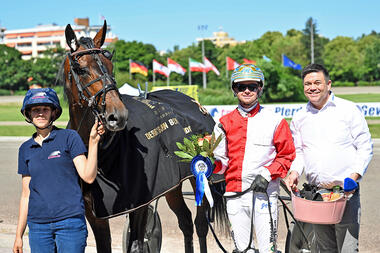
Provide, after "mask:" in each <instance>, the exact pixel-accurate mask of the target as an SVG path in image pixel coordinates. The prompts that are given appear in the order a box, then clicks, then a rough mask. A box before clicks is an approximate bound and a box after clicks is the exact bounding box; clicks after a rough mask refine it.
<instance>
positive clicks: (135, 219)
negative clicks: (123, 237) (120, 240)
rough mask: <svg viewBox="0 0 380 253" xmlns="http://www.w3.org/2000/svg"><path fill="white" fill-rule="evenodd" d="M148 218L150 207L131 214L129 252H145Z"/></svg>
mask: <svg viewBox="0 0 380 253" xmlns="http://www.w3.org/2000/svg"><path fill="white" fill-rule="evenodd" d="M147 218H148V206H144V207H141V208H139V209H137V210H136V211H134V212H132V213H130V214H129V221H130V223H129V224H130V229H131V234H130V235H131V236H130V239H129V245H128V251H127V252H130V253H143V252H144V236H145V230H146V223H147Z"/></svg>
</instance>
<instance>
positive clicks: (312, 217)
mask: <svg viewBox="0 0 380 253" xmlns="http://www.w3.org/2000/svg"><path fill="white" fill-rule="evenodd" d="M292 205H293V215H294V217H295V218H296V219H297V220H299V221H303V222H307V223H314V224H337V223H339V222H340V221H341V220H342V217H343V213H344V209H345V207H346V197H345V196H342V197H340V198H339V199H337V200H334V201H329V202H324V201H312V200H307V199H303V198H300V197H297V196H295V195H294V194H293V193H292Z"/></svg>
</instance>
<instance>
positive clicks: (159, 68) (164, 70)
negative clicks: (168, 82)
mask: <svg viewBox="0 0 380 253" xmlns="http://www.w3.org/2000/svg"><path fill="white" fill-rule="evenodd" d="M153 73H159V74H161V75H164V76H166V77H168V76H169V74H170V70H169V68H168V67H166V66H165V65H163V64H161V63H159V62H158V61H156V60H155V59H153Z"/></svg>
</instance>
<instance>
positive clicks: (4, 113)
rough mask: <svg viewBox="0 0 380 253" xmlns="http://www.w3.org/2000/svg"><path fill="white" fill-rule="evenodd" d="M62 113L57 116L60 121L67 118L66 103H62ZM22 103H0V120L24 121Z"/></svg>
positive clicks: (67, 109)
mask: <svg viewBox="0 0 380 253" xmlns="http://www.w3.org/2000/svg"><path fill="white" fill-rule="evenodd" d="M61 106H62V115H61V117H59V120H60V121H68V120H69V108H68V107H67V105H65V104H62V105H61ZM21 107H22V105H21V104H17V103H7V104H0V121H24V116H22V114H21V112H20V110H21Z"/></svg>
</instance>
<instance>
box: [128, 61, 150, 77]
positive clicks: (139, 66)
mask: <svg viewBox="0 0 380 253" xmlns="http://www.w3.org/2000/svg"><path fill="white" fill-rule="evenodd" d="M129 68H130V72H131V73H139V74H141V75H143V76H148V68H147V67H145V65H144V64H143V63H141V62H139V61H132V60H131V61H130V65H129Z"/></svg>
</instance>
